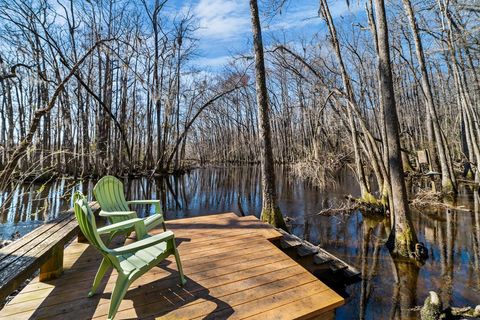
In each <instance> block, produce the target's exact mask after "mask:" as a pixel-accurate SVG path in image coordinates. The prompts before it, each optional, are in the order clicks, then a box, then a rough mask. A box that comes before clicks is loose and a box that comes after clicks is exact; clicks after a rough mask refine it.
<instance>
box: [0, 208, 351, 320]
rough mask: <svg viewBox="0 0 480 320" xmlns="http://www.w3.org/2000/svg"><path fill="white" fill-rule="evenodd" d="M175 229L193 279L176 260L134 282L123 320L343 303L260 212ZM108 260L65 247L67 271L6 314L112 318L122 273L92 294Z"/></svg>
mask: <svg viewBox="0 0 480 320" xmlns="http://www.w3.org/2000/svg"><path fill="white" fill-rule="evenodd" d="M167 227H168V228H169V229H171V230H173V231H174V232H175V236H176V238H177V245H178V250H179V252H180V256H181V258H182V263H183V267H184V271H185V275H186V277H187V284H186V285H185V286H184V287H180V286H179V285H178V272H177V267H176V263H175V259H174V258H173V257H171V258H169V259H167V260H165V261H164V262H162V263H160V264H159V266H158V267H156V268H153V269H152V270H150V271H149V272H148V273H147V274H145V275H144V276H142V277H141V278H139V279H137V280H136V281H135V282H134V283H133V284H132V286H131V287H130V288H129V291H128V293H127V295H126V297H125V299H124V300H123V302H122V303H121V305H120V308H119V311H118V314H117V316H116V319H128V318H130V319H131V318H160V319H196V318H197V319H210V318H211V319H214V318H216V319H220V318H221V319H223V318H229V319H244V318H252V319H260V318H261V319H283V318H285V317H286V315H291V316H287V318H299V319H300V318H306V317H311V316H316V315H321V314H323V313H325V312H331V311H332V310H333V309H334V308H336V307H338V306H339V305H341V304H343V299H342V298H341V297H340V296H338V295H337V294H336V293H335V292H334V291H333V290H331V289H330V288H328V287H327V286H326V285H325V284H323V283H322V282H321V281H319V280H318V279H317V278H315V277H314V276H313V275H312V274H310V273H309V272H308V271H306V270H305V269H304V268H303V267H301V266H300V265H299V264H297V263H296V262H295V261H294V260H292V259H291V258H289V257H288V255H286V254H285V253H283V252H282V251H281V250H280V249H278V248H277V247H276V246H275V245H273V244H272V243H271V242H270V241H269V240H273V239H278V237H279V236H281V234H280V233H278V231H276V230H275V229H274V228H272V227H271V226H269V225H266V224H264V223H262V222H260V221H259V220H258V219H257V218H255V217H253V216H247V217H238V216H236V215H235V214H234V213H225V214H219V215H211V216H202V217H195V218H184V219H179V220H172V221H168V222H167ZM153 232H155V233H160V232H161V230H154V231H153ZM130 241H133V240H131V239H128V240H127V242H130ZM100 259H101V256H100V254H99V253H98V252H96V251H95V250H94V249H93V248H92V247H91V246H88V245H87V244H81V243H75V242H74V243H72V244H71V245H70V246H68V247H67V248H66V250H65V263H64V268H65V272H64V274H63V275H62V276H61V277H60V278H59V279H55V280H52V281H49V282H46V283H44V282H39V281H38V278H36V279H34V280H32V282H31V283H30V284H29V285H27V286H26V287H25V288H24V289H23V290H22V291H21V292H20V293H19V294H18V295H17V296H16V297H15V298H14V299H13V300H12V301H10V302H9V303H8V304H7V305H6V306H5V307H4V308H3V310H0V318H4V317H5V318H6V317H10V318H15V319H29V318H30V319H41V318H42V319H44V318H48V319H65V318H68V317H72V316H73V317H74V318H75V319H80V318H82V319H88V318H98V319H104V318H105V317H106V315H107V313H108V307H109V303H110V301H109V298H110V294H111V292H112V290H113V286H114V284H115V281H116V278H117V274H116V272H115V271H112V272H111V273H110V274H109V275H108V276H106V277H105V278H104V279H103V282H102V284H101V285H100V288H99V290H98V292H99V294H97V295H95V296H94V297H92V298H87V297H86V293H87V292H88V290H89V288H90V286H91V283H92V281H93V277H94V276H95V273H96V270H97V267H98V265H99V263H100Z"/></svg>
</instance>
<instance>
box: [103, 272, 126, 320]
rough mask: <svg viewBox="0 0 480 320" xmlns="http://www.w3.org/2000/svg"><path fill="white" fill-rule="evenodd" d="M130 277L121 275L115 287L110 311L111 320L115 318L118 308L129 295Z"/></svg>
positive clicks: (109, 317)
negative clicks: (126, 295)
mask: <svg viewBox="0 0 480 320" xmlns="http://www.w3.org/2000/svg"><path fill="white" fill-rule="evenodd" d="M128 282H129V281H128V277H127V276H125V275H123V274H119V275H118V278H117V282H116V283H115V287H114V288H113V292H112V296H111V297H110V309H109V310H108V319H109V320H111V319H113V318H114V317H115V315H116V314H117V311H118V307H119V306H120V303H121V302H122V300H123V297H124V296H125V294H126V293H127V289H128V286H129V283H128Z"/></svg>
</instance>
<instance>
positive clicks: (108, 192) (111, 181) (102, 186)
mask: <svg viewBox="0 0 480 320" xmlns="http://www.w3.org/2000/svg"><path fill="white" fill-rule="evenodd" d="M93 194H94V195H95V199H97V201H98V203H100V207H101V208H102V210H105V211H130V209H129V207H128V204H127V200H126V199H125V193H124V190H123V183H122V182H121V181H120V180H118V179H117V178H115V177H114V176H105V177H103V178H101V179H100V180H98V182H97V184H96V185H95V187H94V188H93ZM127 219H128V218H127Z"/></svg>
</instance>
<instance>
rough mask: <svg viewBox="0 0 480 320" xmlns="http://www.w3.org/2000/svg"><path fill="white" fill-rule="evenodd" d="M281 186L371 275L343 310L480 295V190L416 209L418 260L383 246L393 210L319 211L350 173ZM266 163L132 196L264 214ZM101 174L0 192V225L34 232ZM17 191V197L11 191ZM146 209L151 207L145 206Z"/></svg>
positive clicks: (299, 222) (180, 211) (281, 176)
mask: <svg viewBox="0 0 480 320" xmlns="http://www.w3.org/2000/svg"><path fill="white" fill-rule="evenodd" d="M277 179H278V181H277V187H278V195H279V200H280V207H281V210H282V212H283V213H284V214H286V215H287V216H288V217H289V220H290V221H291V230H292V231H293V232H294V233H295V234H296V235H298V236H300V237H303V238H305V239H308V240H309V241H311V242H313V243H320V244H321V245H322V246H323V247H324V248H325V249H327V250H329V251H331V252H332V253H334V254H336V255H338V256H339V257H340V258H342V259H344V260H346V261H348V262H350V263H351V264H353V265H355V266H357V267H358V268H360V269H361V271H362V274H363V280H362V281H361V282H359V283H356V284H353V285H350V286H348V287H347V288H346V292H347V294H348V296H347V297H346V304H345V305H344V306H343V307H341V308H339V309H338V311H337V318H338V319H352V318H358V319H388V318H394V319H415V318H416V316H417V315H416V314H415V313H414V312H412V311H410V310H409V309H410V308H411V307H413V306H415V305H420V304H422V303H423V301H424V299H425V298H426V296H427V294H428V291H430V290H433V291H437V292H438V293H439V294H440V296H441V298H442V299H443V300H444V304H451V305H455V306H463V305H474V304H478V303H480V299H479V297H480V269H479V268H480V251H479V250H480V246H479V240H480V211H479V210H480V199H479V195H478V192H476V193H473V192H472V191H471V190H467V189H464V190H461V193H460V196H459V198H458V200H457V201H458V203H457V205H464V206H465V207H467V208H471V209H472V211H471V212H468V211H452V210H448V211H447V210H445V209H442V210H422V211H421V212H420V211H413V212H412V219H413V223H414V226H415V229H416V230H417V235H418V238H419V241H422V242H423V243H425V246H426V247H427V249H428V251H429V255H430V258H429V259H428V260H427V261H426V263H425V265H423V266H421V267H418V266H415V265H411V264H408V263H404V262H402V261H399V260H397V259H393V258H392V257H391V255H390V253H389V251H388V249H387V248H386V247H385V246H384V243H385V241H386V238H387V236H388V234H389V233H390V230H389V223H388V221H389V220H388V219H387V220H385V221H374V220H371V219H368V218H365V217H364V216H363V215H362V213H361V212H355V213H353V214H351V215H349V216H332V217H325V216H318V215H316V213H318V212H319V211H320V210H322V209H323V208H325V207H330V206H332V205H334V204H335V202H338V201H342V200H343V197H344V195H345V194H351V195H353V196H356V195H358V192H359V191H358V190H357V187H356V185H357V183H356V182H355V181H353V180H352V177H351V176H350V175H348V174H345V175H342V176H341V177H340V178H339V182H338V186H337V187H336V188H332V189H329V190H328V191H321V190H319V189H317V188H314V187H312V186H311V185H309V184H307V183H304V182H302V181H299V180H298V179H295V178H293V177H292V175H290V174H289V173H288V169H284V168H279V171H278V172H277ZM259 180H260V171H259V168H258V167H255V166H254V167H229V168H207V169H199V170H193V171H192V172H191V173H189V174H186V175H183V176H177V177H175V176H170V177H168V178H156V179H154V180H152V181H148V180H146V179H130V180H125V184H126V190H127V193H128V197H129V198H132V199H133V198H140V199H142V198H157V199H161V200H162V204H163V206H164V211H165V213H166V217H167V219H174V218H182V217H190V216H195V215H200V214H214V213H218V212H225V211H234V212H237V213H238V214H245V215H248V214H255V215H257V216H258V214H259V213H260V210H261V189H260V185H259ZM93 183H94V181H83V182H79V183H76V184H72V183H71V181H66V180H58V181H54V182H52V183H50V184H47V185H45V186H41V185H36V184H28V185H23V186H20V187H18V188H17V189H16V190H14V192H13V194H12V193H11V195H12V197H7V195H6V193H0V203H2V204H3V211H2V212H1V216H0V219H1V222H2V224H0V234H1V235H2V237H4V238H8V237H9V234H11V233H13V232H14V231H16V230H19V231H20V233H22V234H25V233H26V232H28V231H29V230H32V229H33V228H35V227H36V226H38V225H39V224H41V223H43V221H45V220H47V219H50V218H54V217H55V213H56V212H58V211H60V210H65V209H68V208H69V206H70V192H71V189H72V188H71V187H69V185H74V187H75V188H76V189H80V190H82V191H84V192H86V193H89V198H90V199H91V198H92V195H91V189H92V186H93ZM8 198H10V199H8ZM139 210H142V211H139V212H140V214H142V215H146V214H148V212H145V211H144V208H141V209H140V208H139Z"/></svg>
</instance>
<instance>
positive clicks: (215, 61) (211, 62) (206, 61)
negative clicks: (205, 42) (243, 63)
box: [194, 55, 232, 68]
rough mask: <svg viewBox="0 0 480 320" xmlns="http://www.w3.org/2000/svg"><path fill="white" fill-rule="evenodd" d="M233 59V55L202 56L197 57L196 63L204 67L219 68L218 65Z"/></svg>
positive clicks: (220, 65)
mask: <svg viewBox="0 0 480 320" xmlns="http://www.w3.org/2000/svg"><path fill="white" fill-rule="evenodd" d="M231 59H232V57H231V56H229V55H225V56H220V57H212V58H208V57H201V58H197V59H195V60H194V63H195V64H198V65H199V66H202V67H211V68H217V67H222V66H224V65H226V64H227V63H228V62H229V60H231Z"/></svg>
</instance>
